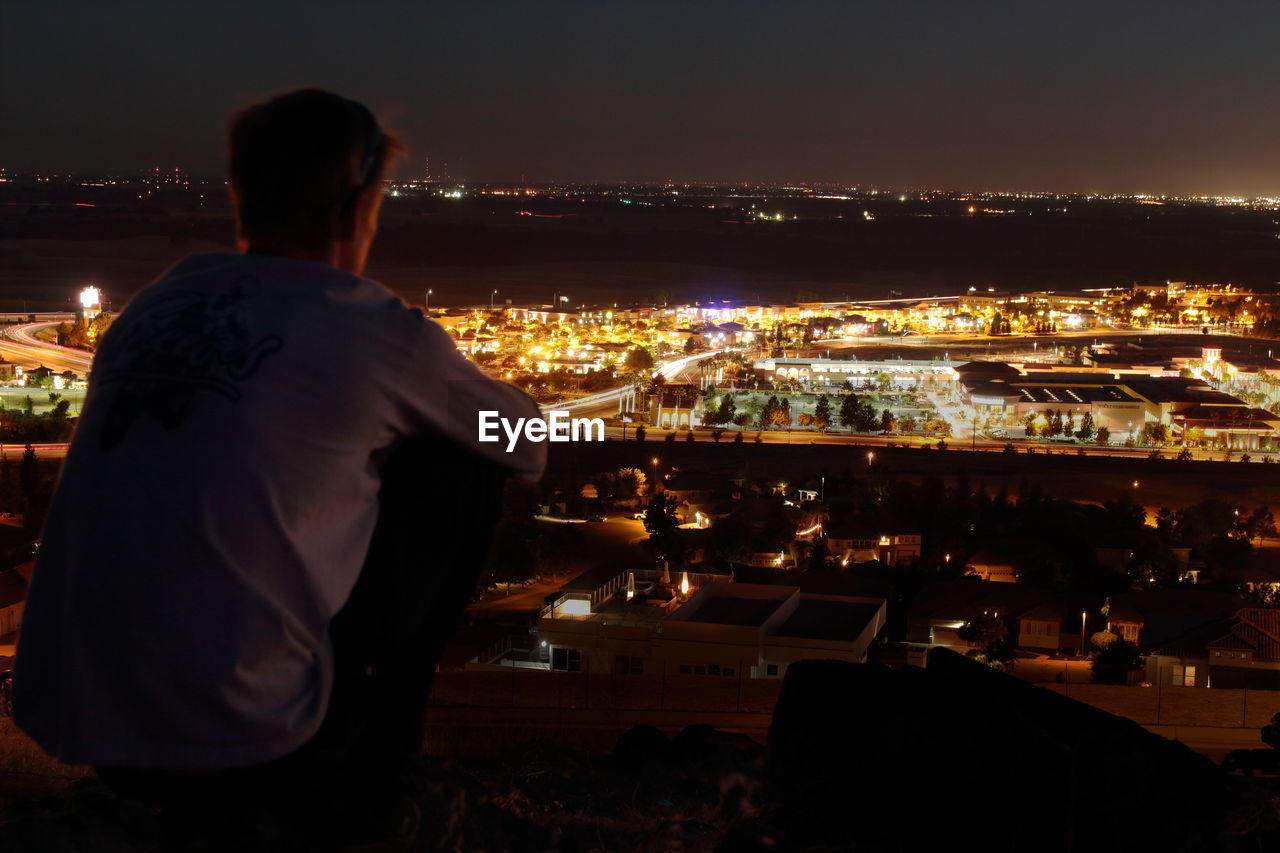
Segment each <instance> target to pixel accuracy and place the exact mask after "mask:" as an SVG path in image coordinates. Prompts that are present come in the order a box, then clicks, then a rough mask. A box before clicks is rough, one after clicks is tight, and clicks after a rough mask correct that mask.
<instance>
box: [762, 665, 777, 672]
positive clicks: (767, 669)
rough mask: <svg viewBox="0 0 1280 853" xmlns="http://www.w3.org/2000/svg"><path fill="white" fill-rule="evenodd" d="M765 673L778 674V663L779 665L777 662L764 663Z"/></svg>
mask: <svg viewBox="0 0 1280 853" xmlns="http://www.w3.org/2000/svg"><path fill="white" fill-rule="evenodd" d="M764 674H765V675H777V674H778V665H777V664H776V663H767V664H765V665H764Z"/></svg>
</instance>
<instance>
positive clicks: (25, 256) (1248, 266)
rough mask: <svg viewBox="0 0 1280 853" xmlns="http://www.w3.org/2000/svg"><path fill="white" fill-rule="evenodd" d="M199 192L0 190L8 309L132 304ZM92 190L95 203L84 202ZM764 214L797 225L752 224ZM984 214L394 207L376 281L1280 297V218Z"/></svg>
mask: <svg viewBox="0 0 1280 853" xmlns="http://www.w3.org/2000/svg"><path fill="white" fill-rule="evenodd" d="M203 189H204V191H206V192H207V193H208V198H207V199H206V200H204V201H202V202H200V203H199V204H196V203H194V202H193V201H192V198H191V197H190V196H176V197H173V198H167V199H161V200H160V201H158V202H152V201H150V200H148V201H147V202H146V203H145V204H144V203H141V202H137V201H136V200H135V201H130V200H129V199H127V198H124V197H120V196H119V194H118V193H117V194H116V195H106V196H104V197H102V198H98V197H97V196H95V195H93V194H92V193H93V192H94V191H92V190H84V189H80V188H75V189H64V190H63V191H57V190H56V188H51V189H43V188H42V189H32V188H23V187H19V186H17V185H15V184H10V185H6V186H4V187H0V310H20V309H21V308H22V307H23V301H24V300H26V307H27V308H28V309H29V310H55V309H59V308H63V307H66V305H67V302H66V300H67V297H68V296H69V292H70V291H73V290H74V289H75V288H78V287H80V286H82V285H83V284H85V283H87V282H95V283H97V284H99V285H100V286H101V287H103V288H104V290H105V291H106V293H107V296H108V297H109V298H110V299H111V300H113V301H115V302H116V303H117V304H119V303H122V302H123V301H124V300H126V299H127V298H128V297H129V296H130V295H131V294H132V293H134V292H136V291H137V289H138V288H140V287H141V286H143V285H144V284H146V283H147V282H148V281H150V280H152V279H153V278H155V277H156V276H157V275H158V274H159V273H160V272H161V271H162V270H163V269H164V268H166V267H167V266H169V265H170V264H172V263H173V262H174V261H176V260H177V259H178V258H180V257H182V256H183V255H185V254H187V253H188V252H193V251H209V250H218V249H227V248H230V247H231V246H232V244H233V237H234V231H233V226H232V222H231V218H230V210H229V208H228V207H227V205H226V203H225V202H224V201H221V200H220V196H221V194H222V192H223V190H222V187H221V186H220V185H210V186H208V187H204V188H203ZM100 192H103V193H106V192H107V191H106V190H102V191H100ZM86 199H97V200H96V201H93V202H91V203H93V204H96V205H97V206H95V207H77V206H75V202H77V201H83V200H86ZM646 204H648V203H646ZM750 204H755V205H757V206H758V207H759V209H762V210H775V209H776V210H785V211H787V213H788V214H790V215H795V216H797V217H798V218H797V219H795V220H789V221H782V222H755V221H752V217H751V215H750V214H751V211H750V209H749V207H748V206H749V205H750ZM711 205H715V207H714V208H711V207H710V206H711ZM988 208H990V212H979V213H978V214H975V215H968V214H966V213H965V210H966V208H965V207H964V206H963V204H962V203H961V202H959V201H956V200H955V199H943V200H936V201H930V202H907V203H903V204H899V203H898V202H896V201H891V200H887V199H884V198H883V197H880V198H879V199H876V200H869V199H865V198H864V199H851V200H848V201H830V202H822V203H819V202H817V201H815V200H813V199H795V198H785V197H780V198H769V197H766V196H759V195H756V196H752V197H750V198H712V197H708V198H698V199H694V198H684V199H681V200H680V201H679V203H676V202H672V201H670V200H667V201H663V200H661V199H659V200H658V201H656V202H652V206H646V205H641V204H637V205H625V206H624V205H622V204H620V202H619V199H618V198H617V197H616V196H615V197H614V198H612V199H608V200H606V199H601V198H594V199H592V198H587V199H583V198H572V199H571V198H565V197H563V196H561V197H556V198H550V197H545V196H537V197H533V198H527V199H526V198H521V199H515V200H512V199H499V198H494V197H491V196H471V197H467V198H463V199H458V200H447V199H440V198H435V197H427V196H419V197H403V198H388V199H387V201H386V204H385V205H384V208H383V217H382V224H383V228H382V233H381V235H380V236H379V239H378V242H377V243H376V244H375V246H374V250H373V255H372V258H371V265H370V270H369V273H370V275H371V276H372V277H374V278H377V279H379V280H381V281H383V282H384V283H386V284H387V285H388V286H390V287H391V288H392V289H395V290H397V291H399V292H400V293H401V294H402V295H404V296H405V297H406V298H407V299H409V300H411V301H414V302H420V301H421V300H422V296H423V292H424V291H425V290H426V289H427V288H430V289H432V290H434V291H435V293H434V294H433V296H432V304H433V305H440V306H445V305H462V304H480V303H485V302H487V301H488V297H489V292H490V291H491V290H493V289H495V288H496V289H497V290H498V291H499V293H498V301H499V302H500V303H501V302H504V301H505V300H508V299H509V300H512V301H513V302H516V303H528V302H536V303H549V302H550V300H551V298H552V295H553V293H555V292H560V293H562V294H568V295H569V296H570V298H571V300H572V304H579V303H609V302H619V303H632V302H657V303H661V302H664V301H673V302H689V301H704V302H705V301H709V300H719V299H737V300H744V301H768V302H778V301H795V300H801V301H817V300H821V301H836V300H841V301H843V300H847V299H852V300H860V299H883V298H887V297H890V296H894V295H904V296H929V295H946V294H955V293H959V292H961V291H963V290H964V289H965V288H967V287H969V286H977V287H983V288H985V287H996V288H1007V289H1012V290H1040V289H1072V288H1082V287H1106V286H1117V285H1127V284H1129V283H1130V282H1133V281H1143V282H1163V281H1166V280H1175V281H1191V282H1231V283H1234V284H1238V285H1244V286H1249V287H1253V288H1255V289H1259V290H1273V289H1275V288H1276V287H1277V284H1278V283H1277V278H1280V272H1278V271H1280V240H1278V239H1277V238H1276V233H1277V231H1278V230H1280V226H1277V223H1276V214H1275V212H1274V211H1265V210H1253V209H1238V208H1224V207H1214V206H1211V205H1204V204H1190V203H1169V204H1165V205H1144V204H1134V203H1121V202H1110V201H1085V200H1080V199H1075V200H1070V201H1066V200H1062V201H1047V200H1039V201H1035V202H1032V201H1023V202H1017V203H1005V202H999V203H997V202H995V201H991V202H988V203H987V204H986V205H985V206H983V210H984V211H986V210H987V209H988ZM996 208H999V211H997V210H996ZM864 210H866V211H867V212H868V213H870V214H872V215H873V216H874V217H875V218H874V220H867V219H865V218H864V217H863V215H862V213H863V211H864ZM526 213H527V214H529V215H524V214H526Z"/></svg>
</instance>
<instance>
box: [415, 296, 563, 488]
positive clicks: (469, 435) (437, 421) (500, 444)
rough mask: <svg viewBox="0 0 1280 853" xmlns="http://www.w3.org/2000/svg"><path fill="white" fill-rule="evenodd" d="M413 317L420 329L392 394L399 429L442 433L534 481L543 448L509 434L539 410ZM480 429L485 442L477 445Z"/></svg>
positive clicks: (437, 330)
mask: <svg viewBox="0 0 1280 853" xmlns="http://www.w3.org/2000/svg"><path fill="white" fill-rule="evenodd" d="M414 314H415V315H416V316H417V318H418V319H417V320H416V322H419V323H421V327H420V333H418V332H416V331H415V334H418V341H417V344H416V346H415V347H414V350H413V354H412V356H411V357H410V360H409V363H408V364H407V365H406V367H405V370H404V373H403V375H402V377H401V380H400V387H399V388H397V389H396V392H397V393H398V394H399V395H400V405H399V416H400V418H401V420H402V423H400V424H398V425H397V426H398V427H400V428H401V429H403V431H404V432H405V433H406V434H414V433H418V432H422V431H424V430H432V431H437V432H440V433H443V434H444V435H445V436H447V437H448V438H449V439H451V440H452V441H454V442H456V443H457V444H458V445H460V446H461V447H463V448H466V449H468V450H470V451H472V452H474V453H476V454H477V455H479V456H482V457H484V458H486V459H489V460H491V461H493V462H496V463H497V464H499V465H501V466H503V467H504V468H506V469H508V470H510V471H511V472H512V473H514V474H515V475H517V476H518V477H520V478H521V479H525V480H537V479H538V478H539V477H540V476H542V469H543V468H544V467H545V466H546V461H547V448H546V444H545V442H532V441H528V440H526V439H525V438H524V430H523V429H520V430H519V433H518V434H515V435H513V433H512V432H511V430H514V429H515V427H516V425H517V424H518V423H519V424H521V425H523V423H524V422H527V421H528V420H529V419H531V418H532V419H535V420H541V419H542V412H541V410H540V409H539V408H538V405H537V404H536V403H535V402H533V400H532V399H531V398H530V397H529V395H528V394H525V393H524V392H523V391H521V390H520V389H519V388H516V387H515V386H514V385H508V384H507V383H505V382H499V381H497V380H495V379H490V378H489V377H488V376H486V375H485V374H484V372H483V371H481V370H480V368H478V367H476V366H475V365H474V364H472V363H471V362H470V361H468V360H467V359H466V358H464V357H463V355H462V353H460V352H458V348H457V347H456V346H455V345H454V342H453V339H452V338H451V337H449V334H448V333H447V332H445V331H444V330H443V329H441V328H440V327H439V326H438V325H436V324H435V323H433V322H431V321H430V320H427V319H426V318H424V317H422V316H421V314H419V313H418V312H416V311H415V312H414ZM415 328H416V327H415ZM482 418H483V421H484V424H483V425H482ZM482 426H483V427H485V428H484V429H483V433H484V437H485V438H486V439H488V440H481V439H482ZM544 434H545V433H544Z"/></svg>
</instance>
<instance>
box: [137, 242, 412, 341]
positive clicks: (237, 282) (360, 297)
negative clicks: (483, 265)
mask: <svg viewBox="0 0 1280 853" xmlns="http://www.w3.org/2000/svg"><path fill="white" fill-rule="evenodd" d="M255 297H261V298H263V299H265V300H271V301H273V302H275V303H277V304H280V303H284V304H293V305H297V306H299V307H300V306H302V305H304V304H307V303H311V304H313V305H315V306H317V307H319V306H321V305H325V304H328V305H331V306H336V307H337V308H338V309H339V310H340V311H342V312H343V313H344V314H345V315H347V316H349V317H350V318H351V319H352V320H355V319H356V318H357V317H359V316H361V315H366V316H367V315H375V316H378V315H381V316H384V317H386V318H389V319H390V322H391V323H392V324H393V325H394V323H395V322H396V321H397V320H398V321H399V322H400V323H401V324H406V325H412V324H413V323H414V322H415V321H417V320H420V319H421V312H418V311H417V310H416V309H413V308H410V307H409V306H408V305H406V304H405V302H404V300H403V299H401V298H400V297H399V296H397V295H396V294H395V293H393V292H392V291H391V290H389V289H388V288H387V287H386V286H385V285H383V284H382V283H380V282H378V281H375V280H373V279H370V278H365V277H363V276H358V275H354V274H352V273H349V272H345V271H343V270H340V269H336V268H334V267H331V266H329V265H328V264H324V263H320V262H317V261H304V260H298V259H294V258H281V257H273V256H266V255H248V254H239V253H231V252H225V253H223V252H208V253H200V254H193V255H188V256H186V257H185V258H183V259H182V260H180V261H178V262H177V263H176V264H174V265H173V266H172V267H170V268H169V269H168V270H166V271H165V272H164V273H162V274H161V275H160V277H159V278H157V279H156V280H155V281H153V282H152V283H151V284H150V285H148V286H147V287H146V288H144V289H143V290H141V291H140V292H139V293H138V294H137V295H136V296H135V297H134V298H133V299H132V300H130V303H129V306H128V307H127V308H126V310H125V312H124V313H125V315H126V316H125V317H124V319H126V320H127V319H129V317H128V316H127V315H128V314H130V313H135V314H136V313H138V312H139V311H141V310H143V309H145V308H147V307H149V306H150V305H152V304H153V303H155V302H157V301H162V302H168V301H171V300H174V299H197V300H199V299H205V300H215V301H228V300H243V299H246V298H255ZM129 308H132V309H134V310H133V311H132V312H130V311H129Z"/></svg>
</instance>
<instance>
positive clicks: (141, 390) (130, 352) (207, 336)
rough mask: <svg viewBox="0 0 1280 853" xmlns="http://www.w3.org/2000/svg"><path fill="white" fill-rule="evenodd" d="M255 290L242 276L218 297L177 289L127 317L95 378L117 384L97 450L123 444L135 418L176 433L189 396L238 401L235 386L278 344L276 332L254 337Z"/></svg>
mask: <svg viewBox="0 0 1280 853" xmlns="http://www.w3.org/2000/svg"><path fill="white" fill-rule="evenodd" d="M258 287H259V286H258V282H257V281H255V280H254V279H251V278H246V279H241V280H240V281H238V282H236V284H235V286H234V287H232V288H231V289H230V290H229V291H224V292H220V293H194V292H191V291H178V292H175V293H171V294H167V295H165V296H162V297H160V298H158V299H156V300H155V302H154V303H153V304H151V305H149V306H147V307H146V308H145V309H143V313H141V314H140V315H138V316H137V317H136V318H134V319H133V321H132V323H131V324H130V327H129V329H128V331H127V332H126V333H125V336H124V338H123V339H122V340H120V341H119V342H118V343H117V344H115V346H114V347H113V349H115V350H116V352H115V353H113V354H112V355H113V357H112V359H111V362H112V366H111V367H110V368H108V370H107V372H106V374H105V375H104V376H103V377H102V380H101V381H102V384H104V385H107V384H117V385H119V387H118V388H115V389H113V390H114V395H113V398H112V400H111V402H110V405H109V408H108V409H107V413H106V419H105V421H104V423H103V429H102V446H103V448H104V449H108V450H109V449H111V448H112V447H115V446H116V445H117V444H119V443H120V442H121V441H123V440H124V437H125V435H126V434H127V433H128V431H129V428H130V427H132V426H133V424H134V422H135V421H137V419H138V418H139V417H140V416H141V415H143V414H149V415H151V416H152V417H153V418H155V419H156V420H157V421H159V422H160V424H161V425H162V426H164V427H165V428H166V429H176V428H177V427H178V426H180V425H181V424H182V422H183V421H184V420H186V417H187V415H188V413H189V412H190V409H191V404H192V402H193V401H194V400H195V398H196V396H197V395H200V394H205V393H208V392H213V393H215V394H218V395H220V396H222V397H223V398H225V399H227V400H229V401H231V402H233V403H234V402H237V401H239V400H240V398H241V397H242V396H243V394H244V392H243V391H241V389H240V383H242V382H244V381H245V380H247V379H249V378H250V377H252V376H253V375H254V374H255V373H257V371H258V368H259V367H260V366H261V364H262V360H263V359H264V358H266V357H267V356H269V355H271V354H273V353H276V352H279V350H280V348H281V347H283V346H284V342H283V341H282V340H281V339H280V338H279V337H278V336H276V335H267V336H263V337H259V338H257V339H256V340H255V339H254V338H255V335H254V333H253V329H252V326H253V323H252V318H253V311H252V310H251V307H252V300H253V297H254V295H255V293H254V292H255V291H257V290H258Z"/></svg>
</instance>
